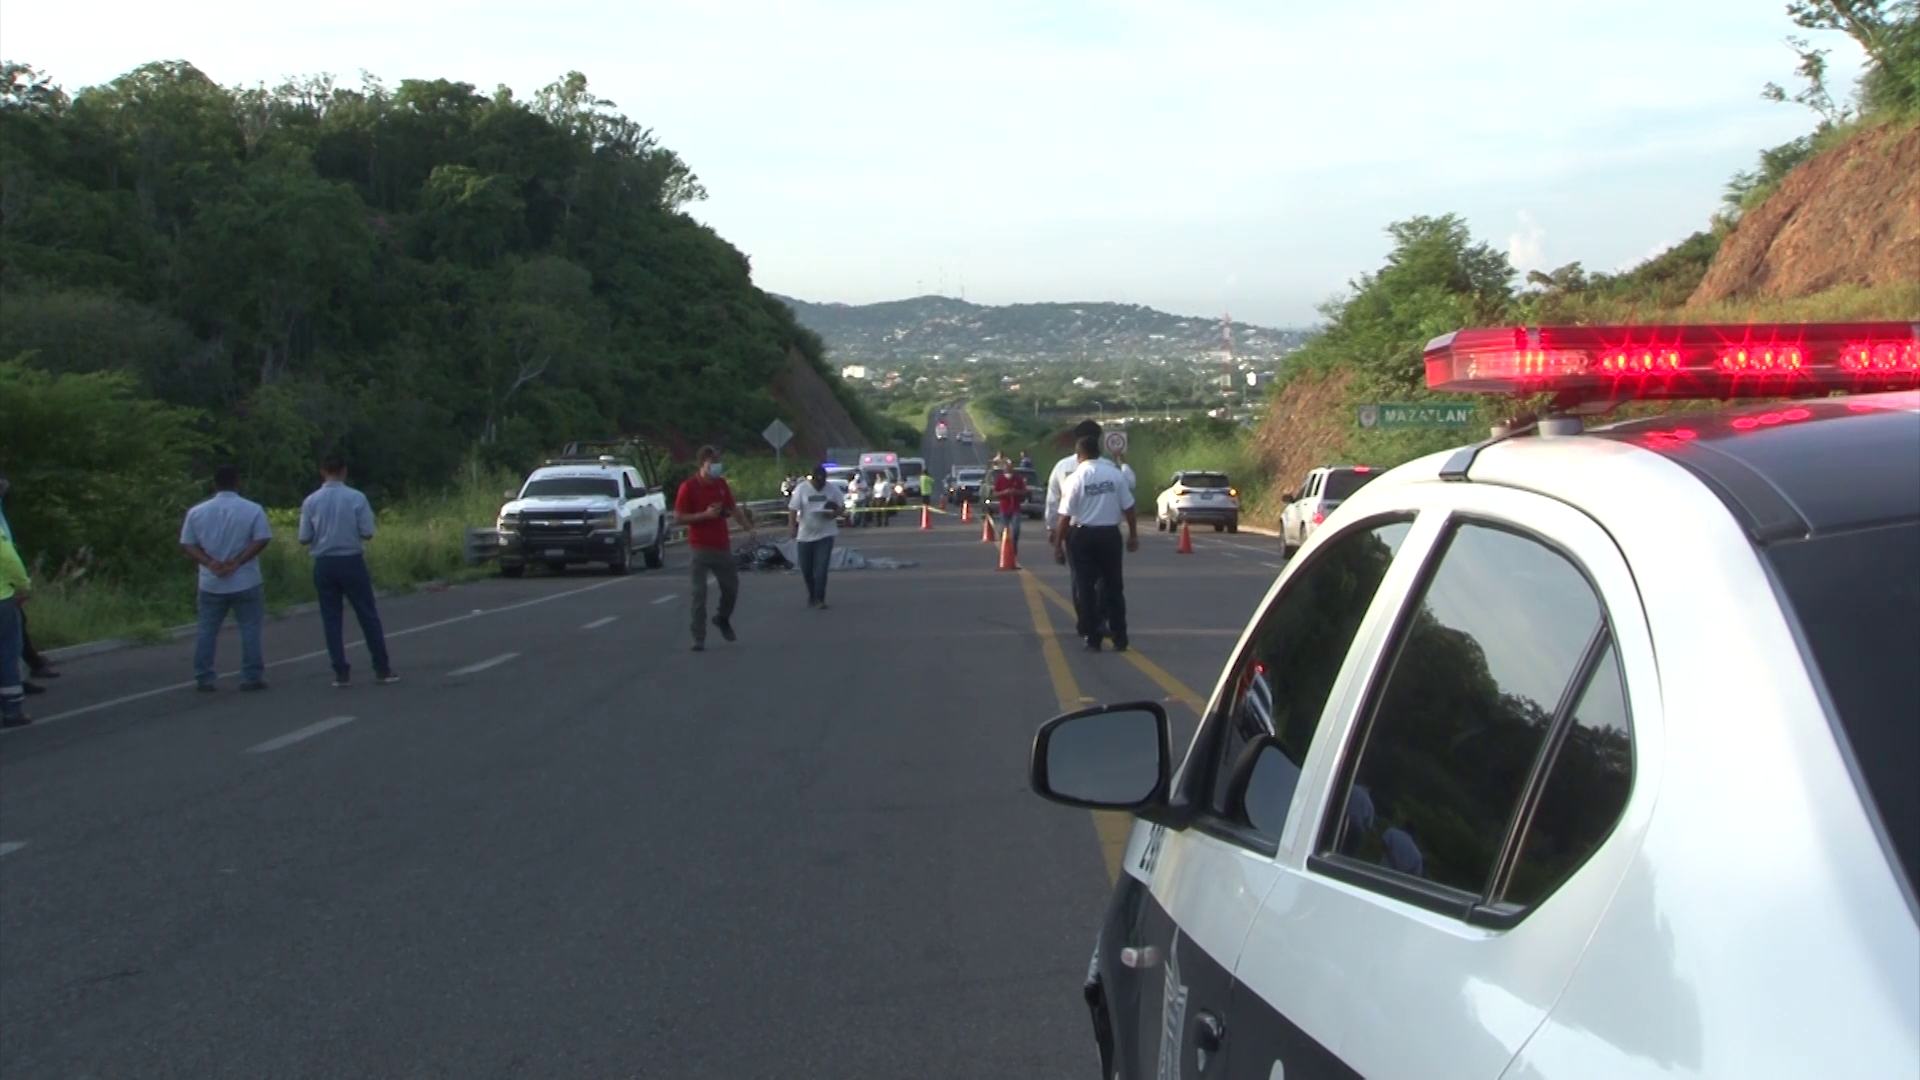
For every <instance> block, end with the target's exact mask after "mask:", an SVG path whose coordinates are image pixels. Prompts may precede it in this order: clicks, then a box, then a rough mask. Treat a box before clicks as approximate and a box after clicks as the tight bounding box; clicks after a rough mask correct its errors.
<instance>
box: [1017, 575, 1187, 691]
mask: <svg viewBox="0 0 1920 1080" xmlns="http://www.w3.org/2000/svg"><path fill="white" fill-rule="evenodd" d="M1027 577H1028V578H1029V579H1030V580H1032V581H1033V584H1034V587H1035V588H1037V589H1039V590H1040V592H1041V594H1042V595H1044V596H1045V597H1046V598H1047V599H1048V600H1051V601H1053V604H1054V606H1055V607H1058V608H1059V609H1060V610H1061V611H1063V612H1065V613H1066V614H1068V615H1072V614H1073V604H1072V602H1071V601H1069V600H1068V599H1067V598H1066V597H1064V596H1061V595H1060V594H1059V593H1058V592H1055V591H1054V590H1053V589H1052V588H1051V587H1050V586H1048V585H1047V583H1046V582H1044V581H1041V580H1040V579H1038V578H1035V577H1033V575H1031V574H1029V575H1027ZM1030 595H1031V593H1030ZM1059 648H1060V646H1059V645H1058V644H1056V645H1055V646H1054V649H1055V650H1056V651H1058V649H1059ZM1120 655H1121V656H1124V657H1126V659H1127V663H1129V664H1132V665H1133V666H1134V667H1136V668H1138V669H1139V670H1140V673H1141V674H1143V675H1145V676H1146V677H1147V678H1149V679H1152V680H1153V683H1154V685H1155V686H1158V687H1159V688H1160V689H1162V690H1165V691H1166V692H1167V696H1168V697H1170V698H1173V699H1175V700H1176V701H1179V702H1180V703H1181V704H1183V705H1185V706H1186V707H1187V708H1189V709H1192V710H1193V712H1194V715H1196V716H1199V715H1201V714H1203V713H1205V712H1206V708H1207V702H1206V699H1205V698H1202V697H1201V696H1200V695H1199V694H1196V693H1194V692H1193V689H1192V688H1191V687H1189V686H1188V685H1187V684H1186V683H1183V682H1181V681H1180V680H1179V679H1177V678H1175V677H1174V675H1173V673H1172V672H1171V671H1168V670H1167V669H1166V668H1163V667H1161V666H1160V665H1159V664H1156V663H1154V662H1153V661H1151V660H1149V659H1147V658H1146V657H1145V656H1142V655H1141V654H1140V650H1138V649H1133V648H1130V649H1128V650H1127V651H1126V652H1124V653H1121V654H1120ZM1062 662H1065V658H1064V657H1063V658H1062Z"/></svg>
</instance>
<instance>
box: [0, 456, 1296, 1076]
mask: <svg viewBox="0 0 1920 1080" xmlns="http://www.w3.org/2000/svg"><path fill="white" fill-rule="evenodd" d="M951 446H952V444H950V443H949V444H944V446H942V445H934V446H929V448H928V450H929V454H928V456H929V464H930V465H933V466H937V470H938V471H937V475H944V471H945V467H946V465H947V464H948V463H949V462H947V461H946V460H944V459H940V460H938V461H936V459H935V457H934V454H935V453H939V452H942V450H943V449H944V450H945V451H946V452H951ZM965 449H966V448H961V450H962V451H963V452H964V451H965ZM979 452H980V455H981V457H982V459H984V458H985V457H987V456H990V452H989V451H987V450H986V449H985V448H979ZM917 524H918V522H917V521H913V522H911V523H910V524H909V522H908V521H907V519H906V518H905V517H904V516H903V517H902V518H901V519H900V520H899V521H898V522H897V523H896V524H895V526H894V527H892V528H888V529H884V530H883V529H866V530H857V531H856V530H842V543H843V544H846V545H849V546H853V547H857V548H859V549H860V550H862V551H864V552H867V553H869V554H876V555H888V556H894V557H898V558H903V559H909V560H913V561H915V562H916V563H918V565H916V566H914V567H911V568H907V569H900V570H893V571H860V572H844V573H839V574H836V575H835V576H834V578H833V581H832V583H831V585H830V599H831V602H832V605H833V606H832V608H831V609H830V610H828V611H823V612H817V611H810V610H808V609H807V608H806V607H805V606H804V601H805V592H804V587H803V586H802V585H801V583H800V582H799V580H798V578H797V577H796V576H793V575H790V574H781V573H768V574H749V575H746V576H745V580H744V582H743V591H742V602H741V606H740V609H739V611H738V613H737V615H736V618H735V623H736V626H737V627H738V630H739V633H740V641H739V642H738V643H737V644H732V645H729V644H726V643H724V642H722V641H720V640H719V638H718V636H717V635H714V636H712V637H710V639H709V642H708V651H707V652H705V653H700V654H695V653H692V652H690V651H689V650H688V647H687V646H688V632H687V627H686V619H687V614H686V612H687V608H686V599H685V594H686V591H687V590H686V584H685V573H684V566H685V555H684V553H683V552H681V551H679V550H678V549H675V550H674V553H673V555H672V557H671V558H670V561H669V564H668V568H667V569H666V570H663V571H655V572H648V573H642V574H638V575H635V576H633V577H629V578H609V577H602V576H598V575H592V574H586V573H576V574H571V575H567V576H563V577H547V576H535V577H530V578H527V579H525V580H521V581H515V582H509V581H492V582H486V583H481V584H477V585H470V586H464V587H460V588H456V589H452V590H448V591H445V592H439V593H426V594H421V595H417V596H412V597H406V598H400V599H392V600H388V601H386V602H385V604H384V610H383V613H384V615H385V617H386V620H387V624H388V628H389V632H390V634H392V648H393V653H394V658H395V663H396V665H397V666H398V668H399V669H400V671H401V672H402V675H403V679H404V681H403V682H402V683H401V684H399V685H397V686H392V687H376V686H372V685H370V684H362V685H356V686H354V687H352V688H351V689H347V690H335V689H333V688H331V687H330V686H329V685H328V669H327V665H326V662H325V660H324V657H323V655H321V654H319V652H318V650H319V648H320V633H319V625H318V622H317V620H316V619H314V618H313V617H312V616H304V617H294V618H289V619H286V620H282V621H276V622H273V623H270V624H269V627H268V633H267V650H268V659H269V661H270V662H271V663H272V664H273V665H274V666H273V667H272V669H271V670H270V672H269V678H270V680H271V682H272V689H271V690H269V691H268V692H266V693H264V694H248V695H243V694H239V693H236V692H234V690H233V685H234V683H233V679H232V678H231V676H229V677H227V678H225V679H223V680H222V683H221V687H222V689H221V692H219V693H217V694H213V695H200V694H195V693H193V692H192V691H191V689H190V688H189V678H190V670H189V669H190V662H189V653H190V644H189V643H187V642H180V643H175V644H170V645H162V646H153V647H149V648H143V649H136V650H128V651H123V652H118V653H110V654H105V655H101V656H96V657H91V658H88V659H84V660H78V661H75V662H72V663H70V664H68V665H67V666H66V675H65V677H64V678H62V679H60V680H58V681H57V682H56V683H54V684H52V685H53V687H54V689H53V691H52V692H51V693H49V694H46V695H44V696H41V697H37V698H34V699H32V700H31V704H32V705H33V706H34V709H35V713H36V715H37V716H38V717H39V718H40V722H39V723H36V724H35V725H34V726H32V727H29V728H25V729H20V730H16V731H7V732H5V733H4V735H0V1076H6V1077H8V1078H11V1080H20V1078H28V1077H63V1078H64V1077H85V1076H136V1075H137V1076H142V1077H175V1076H177V1077H195V1078H211V1077H229V1076H231V1077H248V1078H260V1077H309V1076H310V1077H330V1078H331V1077H350V1076H379V1077H403V1076H404V1077H460V1078H480V1077H496V1076H498V1077H519V1076H543V1077H544V1076H554V1077H560V1076H583V1077H614V1076H650V1077H654V1076H674V1077H679V1076H698V1077H710V1076H726V1077H793V1076H833V1077H860V1078H864V1077H875V1078H879V1077H886V1078H896V1077H901V1076H916V1077H943V1076H953V1077H976V1076H1047V1077H1055V1076H1077V1075H1091V1073H1092V1071H1093V1069H1094V1058H1093V1052H1092V1044H1091V1039H1090V1035H1089V1025H1088V1020H1087V1015H1086V1010H1085V1007H1084V1005H1083V1004H1082V1002H1081V1000H1080V996H1079V988H1080V983H1081V980H1082V978H1083V976H1084V974H1085V971H1086V964H1087V956H1088V953H1089V950H1090V949H1091V947H1092V942H1093V935H1094V932H1095V928H1096V925H1097V920H1098V918H1099V916H1100V914H1101V912H1102V910H1103V908H1104V904H1105V900H1106V893H1107V888H1108V883H1109V881H1110V876H1109V875H1110V873H1111V871H1110V868H1109V866H1108V865H1107V863H1106V860H1105V858H1104V852H1103V842H1102V840H1103V837H1104V838H1105V839H1106V840H1107V841H1108V842H1109V843H1110V841H1111V838H1112V835H1113V834H1114V832H1115V826H1114V825H1113V824H1112V823H1111V822H1110V821H1109V822H1108V823H1101V822H1098V821H1096V820H1095V819H1094V818H1093V817H1092V816H1090V815H1089V814H1087V813H1085V812H1082V811H1077V810H1070V809H1066V808H1062V807H1055V806H1052V805H1049V804H1046V803H1043V802H1041V801H1040V800H1038V799H1036V798H1034V797H1033V796H1032V795H1031V794H1029V793H1028V792H1027V791H1026V785H1025V766H1026V754H1027V750H1028V746H1029V743H1030V740H1031V736H1032V731H1033V728H1034V727H1035V725H1036V724H1038V723H1039V722H1040V721H1041V720H1044V719H1045V718H1046V717H1047V716H1049V715H1051V714H1053V713H1055V712H1057V711H1059V709H1060V708H1061V707H1063V706H1065V707H1071V706H1073V705H1076V704H1078V703H1080V702H1081V701H1088V702H1091V701H1095V700H1104V701H1117V700H1138V699H1141V698H1150V699H1156V700H1164V701H1168V702H1169V703H1170V705H1169V708H1170V711H1171V712H1172V714H1173V715H1174V716H1175V717H1177V718H1178V719H1179V720H1180V722H1181V725H1182V727H1183V729H1185V730H1189V731H1190V725H1191V723H1192V721H1193V718H1194V716H1195V714H1196V712H1197V707H1198V701H1199V699H1200V698H1203V697H1205V696H1207V695H1209V694H1210V693H1211V691H1212V689H1213V683H1214V680H1215V678H1216V677H1217V675H1218V671H1219V667H1220V665H1221V663H1222V661H1223V660H1224V659H1225V656H1226V653H1227V652H1228V650H1229V649H1230V648H1231V647H1232V645H1233V643H1234V640H1235V639H1236V637H1237V635H1238V633H1239V629H1240V627H1241V626H1242V624H1243V623H1244V621H1245V619H1246V618H1247V616H1248V615H1249V614H1250V613H1251V611H1252V610H1253V609H1254V607H1255V605H1256V604H1257V603H1258V601H1259V599H1260V598H1261V596H1262V595H1264V593H1265V591H1266V588H1267V586H1268V585H1270V584H1271V582H1272V580H1273V577H1274V575H1275V573H1276V572H1277V569H1278V565H1279V562H1280V559H1279V556H1278V554H1277V551H1276V550H1275V546H1276V543H1277V542H1275V541H1272V540H1270V539H1266V538H1260V537H1246V536H1240V537H1232V538H1227V537H1215V536H1213V535H1212V534H1207V535H1205V536H1196V538H1195V541H1194V544H1195V548H1196V551H1195V553H1194V554H1193V555H1178V554H1176V553H1175V551H1174V544H1173V541H1172V539H1171V538H1169V537H1166V536H1162V535H1160V534H1156V533H1153V532H1152V531H1151V529H1149V530H1148V531H1147V532H1145V533H1144V534H1143V541H1144V543H1143V549H1142V551H1141V552H1140V553H1139V554H1138V555H1136V556H1133V557H1131V558H1130V561H1129V564H1128V574H1129V584H1128V594H1129V600H1130V610H1131V612H1132V622H1133V625H1134V629H1133V643H1134V651H1133V652H1132V653H1129V654H1126V655H1124V656H1123V655H1117V654H1114V653H1111V652H1109V653H1104V654H1099V655H1089V654H1086V653H1084V652H1081V651H1080V650H1078V649H1074V648H1071V646H1072V645H1073V642H1072V640H1071V633H1070V629H1071V627H1070V619H1069V617H1068V616H1067V615H1066V614H1065V613H1064V612H1063V610H1062V609H1061V604H1063V603H1064V599H1063V597H1064V593H1065V591H1066V581H1065V571H1064V570H1063V569H1062V568H1059V567H1056V566H1054V565H1053V564H1052V562H1051V561H1050V560H1049V559H1048V558H1046V556H1045V553H1044V550H1043V545H1042V544H1041V543H1040V542H1039V539H1038V538H1039V535H1040V534H1039V531H1038V529H1037V528H1035V529H1033V530H1032V531H1030V532H1028V533H1027V537H1026V539H1027V548H1028V551H1027V552H1026V553H1024V555H1023V559H1022V561H1023V563H1025V564H1026V565H1027V566H1028V567H1029V568H1030V569H1029V570H1028V571H1026V572H1021V573H1002V572H997V571H996V570H995V565H996V557H997V549H996V548H995V547H994V546H993V545H989V544H983V543H981V542H980V538H979V535H978V533H977V532H975V531H973V530H972V529H971V528H963V527H961V526H960V525H959V524H958V523H957V522H956V521H955V520H954V519H953V518H951V517H938V518H936V521H935V528H934V529H933V531H931V532H921V531H919V530H918V529H917V528H915V527H911V526H917ZM1030 524H1031V523H1030ZM902 525H909V527H905V528H903V527H901V526H902ZM1053 641H1057V642H1059V643H1062V644H1064V645H1066V646H1069V647H1068V648H1065V649H1060V648H1053V647H1051V645H1050V644H1049V643H1050V642H1053ZM237 659H238V657H237V642H235V641H234V640H233V639H232V637H231V635H229V637H228V638H227V639H226V640H224V641H223V642H222V661H223V663H222V668H223V670H229V671H230V670H231V669H232V667H234V666H235V662H236V661H237ZM366 667H367V665H366V663H365V660H364V653H360V654H358V657H357V668H358V671H359V672H360V673H364V672H365V671H366Z"/></svg>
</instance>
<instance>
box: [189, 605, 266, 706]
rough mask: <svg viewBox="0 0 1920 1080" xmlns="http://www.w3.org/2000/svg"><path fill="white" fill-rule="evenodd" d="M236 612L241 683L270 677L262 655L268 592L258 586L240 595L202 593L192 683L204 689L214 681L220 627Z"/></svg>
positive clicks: (234, 615)
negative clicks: (261, 639)
mask: <svg viewBox="0 0 1920 1080" xmlns="http://www.w3.org/2000/svg"><path fill="white" fill-rule="evenodd" d="M229 611H231V612H233V617H234V620H235V621H237V622H238V623H239V624H240V681H241V682H242V683H256V682H262V681H264V680H265V679H266V677H267V662H266V660H265V658H264V657H263V656H262V654H261V649H260V628H261V626H263V625H264V624H265V623H266V621H267V590H266V586H264V585H255V586H254V587H253V588H251V589H244V590H242V591H240V592H230V593H212V592H207V591H206V590H205V589H202V590H200V627H199V633H198V634H197V635H196V636H195V637H194V641H193V679H194V681H195V682H197V683H199V684H200V685H202V686H212V685H213V680H214V671H213V657H214V647H215V646H216V645H218V644H219V641H220V624H222V623H224V622H226V621H227V612H229Z"/></svg>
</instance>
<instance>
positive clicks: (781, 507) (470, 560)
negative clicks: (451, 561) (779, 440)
mask: <svg viewBox="0 0 1920 1080" xmlns="http://www.w3.org/2000/svg"><path fill="white" fill-rule="evenodd" d="M740 505H741V506H744V507H746V510H747V514H748V515H749V516H751V517H752V518H753V519H754V520H755V521H760V520H767V519H771V517H772V516H773V515H779V516H780V517H781V518H783V519H784V518H785V517H786V510H787V501H786V500H785V499H755V500H753V501H752V502H744V503H741V504H740ZM668 512H669V513H671V512H672V511H671V510H669V511H668ZM686 538H687V530H686V526H684V525H669V526H668V527H667V543H669V544H672V543H677V542H679V541H681V540H685V539H686ZM465 555H466V563H467V565H468V566H485V565H486V564H487V563H490V562H492V561H494V560H495V559H497V558H499V557H500V530H499V529H497V528H494V527H492V526H489V525H469V526H467V539H466V551H465Z"/></svg>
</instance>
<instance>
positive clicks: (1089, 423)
mask: <svg viewBox="0 0 1920 1080" xmlns="http://www.w3.org/2000/svg"><path fill="white" fill-rule="evenodd" d="M1089 435H1091V436H1093V437H1094V438H1095V439H1098V438H1099V437H1100V424H1099V422H1098V421H1095V420H1082V421H1080V422H1079V423H1078V424H1075V425H1074V427H1073V440H1074V445H1075V446H1078V445H1079V442H1080V440H1081V439H1084V438H1086V437H1087V436H1089ZM1079 467H1080V454H1079V451H1078V450H1076V451H1075V452H1074V453H1071V454H1068V455H1067V456H1066V457H1063V458H1061V459H1060V460H1059V461H1056V462H1054V463H1053V471H1052V472H1051V473H1048V474H1047V509H1046V519H1047V544H1048V545H1049V546H1051V547H1052V548H1053V550H1054V559H1055V561H1057V562H1063V563H1065V564H1066V567H1067V585H1068V593H1069V594H1070V595H1071V594H1072V593H1073V589H1072V585H1073V562H1072V560H1070V559H1068V558H1066V556H1065V555H1063V554H1060V552H1061V550H1062V549H1061V547H1060V541H1061V539H1062V538H1061V535H1060V497H1061V496H1062V495H1063V494H1064V493H1065V485H1066V482H1067V477H1069V476H1072V475H1073V471H1074V470H1075V469H1078V468H1079Z"/></svg>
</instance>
